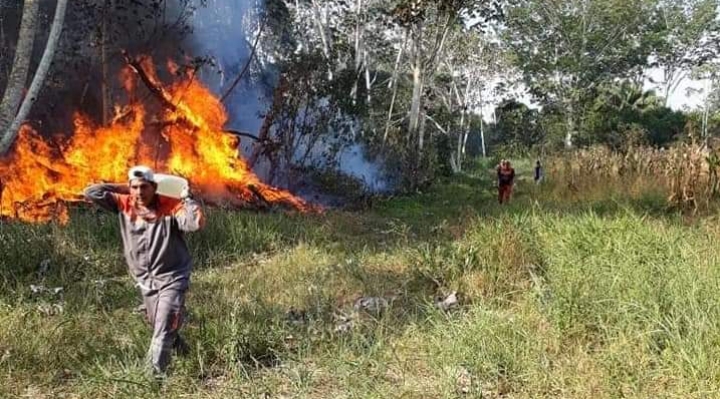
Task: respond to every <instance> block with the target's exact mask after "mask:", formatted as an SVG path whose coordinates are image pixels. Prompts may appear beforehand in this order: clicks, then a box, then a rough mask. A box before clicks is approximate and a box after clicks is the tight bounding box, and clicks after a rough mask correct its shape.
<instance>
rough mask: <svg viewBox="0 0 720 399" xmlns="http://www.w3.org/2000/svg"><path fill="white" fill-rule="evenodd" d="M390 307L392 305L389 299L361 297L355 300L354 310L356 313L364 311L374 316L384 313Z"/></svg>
mask: <svg viewBox="0 0 720 399" xmlns="http://www.w3.org/2000/svg"><path fill="white" fill-rule="evenodd" d="M389 306H390V303H389V302H388V300H387V299H385V298H381V297H377V296H371V297H360V298H358V299H357V300H355V304H353V309H354V310H355V311H356V312H359V311H361V310H362V311H365V312H368V313H372V314H374V315H379V314H380V313H382V312H384V311H385V310H386V309H387V308H388V307H389Z"/></svg>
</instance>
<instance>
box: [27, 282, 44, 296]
mask: <svg viewBox="0 0 720 399" xmlns="http://www.w3.org/2000/svg"><path fill="white" fill-rule="evenodd" d="M30 291H31V292H32V293H33V294H42V293H43V292H45V291H47V288H45V286H44V285H42V284H38V285H35V284H30Z"/></svg>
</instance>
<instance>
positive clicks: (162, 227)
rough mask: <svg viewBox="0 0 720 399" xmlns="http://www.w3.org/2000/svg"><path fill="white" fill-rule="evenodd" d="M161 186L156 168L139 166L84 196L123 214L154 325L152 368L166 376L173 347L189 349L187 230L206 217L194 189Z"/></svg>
mask: <svg viewBox="0 0 720 399" xmlns="http://www.w3.org/2000/svg"><path fill="white" fill-rule="evenodd" d="M156 190H157V181H156V180H155V175H154V172H153V171H152V169H150V168H148V167H146V166H136V167H134V168H132V169H130V171H129V172H128V183H127V184H95V185H92V186H89V187H88V188H87V189H86V190H85V197H86V198H87V199H88V200H90V201H92V202H93V203H95V204H97V205H98V206H100V207H102V208H104V209H106V210H108V211H111V212H113V213H115V214H117V215H118V217H119V221H120V235H121V237H122V242H123V248H124V253H125V259H126V261H127V264H128V268H129V271H130V274H131V275H132V277H133V278H134V280H135V282H136V285H137V286H138V287H139V288H140V292H141V294H142V298H143V304H144V307H145V316H146V319H147V321H148V323H149V324H150V325H151V327H152V329H153V336H152V340H151V342H150V349H149V350H148V362H149V364H148V365H149V366H151V367H150V370H149V371H151V372H152V373H153V374H154V375H155V376H156V377H159V378H163V377H164V376H165V371H166V369H167V367H168V364H169V363H170V358H171V350H172V349H173V348H174V349H176V350H178V351H181V350H184V349H183V348H185V349H187V348H186V346H187V344H185V342H184V340H183V339H182V338H181V337H180V335H179V330H180V327H181V326H182V321H183V310H184V304H185V292H186V291H187V289H188V288H189V285H190V274H191V272H192V267H193V260H192V258H191V256H190V251H189V249H188V246H187V244H186V242H185V233H192V232H196V231H198V230H200V229H202V228H203V226H204V225H205V215H204V213H203V210H202V208H201V206H200V204H199V203H198V202H197V201H195V200H194V199H193V197H192V193H191V192H190V188H189V187H185V188H184V189H183V190H182V193H181V194H180V197H181V198H180V199H176V198H171V197H166V196H162V195H160V194H157V193H156Z"/></svg>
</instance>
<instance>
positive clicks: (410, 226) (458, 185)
mask: <svg viewBox="0 0 720 399" xmlns="http://www.w3.org/2000/svg"><path fill="white" fill-rule="evenodd" d="M477 170H479V172H477V173H474V174H468V175H463V176H458V177H454V178H451V179H449V180H447V181H443V182H438V183H437V184H436V185H435V186H434V188H433V189H432V190H431V191H429V192H425V193H421V194H418V195H415V196H408V197H398V198H393V199H388V200H382V201H376V202H375V203H374V205H373V207H372V208H371V209H369V210H366V211H363V212H346V211H328V212H327V213H325V214H322V215H286V214H281V213H274V214H258V213H253V212H232V211H224V210H218V209H213V210H209V212H208V213H209V223H208V227H207V229H206V230H205V231H203V232H202V233H199V234H197V235H195V236H193V237H192V238H191V239H190V245H191V247H192V250H193V252H194V255H195V259H196V270H195V273H194V276H193V282H192V287H191V291H190V293H189V296H188V308H189V319H188V321H187V323H186V325H185V327H184V329H183V334H184V336H185V337H186V339H187V341H188V342H189V344H190V345H191V346H192V351H191V353H190V355H189V356H187V357H183V358H180V357H176V358H175V359H174V362H173V364H172V366H171V370H170V377H169V378H168V380H167V381H166V382H165V383H164V384H162V385H159V384H156V383H153V382H152V381H150V380H149V379H148V378H146V377H145V374H144V372H143V360H144V354H145V351H146V349H147V346H148V344H149V338H150V332H149V331H148V328H147V327H146V326H145V325H144V322H143V320H142V317H141V316H140V315H138V314H136V313H134V312H133V309H134V308H135V307H136V306H137V305H138V304H139V303H140V301H139V298H138V295H137V292H136V290H135V288H134V287H133V284H132V282H131V280H130V277H129V276H127V273H126V271H125V265H124V262H123V259H122V255H121V252H120V242H119V235H118V232H117V226H116V220H115V218H114V217H113V216H111V215H107V214H103V213H97V212H95V211H77V212H75V214H74V215H73V217H72V221H71V223H70V224H69V225H68V226H64V227H63V226H57V225H25V224H20V223H9V222H3V223H2V224H0V254H2V256H1V257H0V397H2V398H6V397H7V398H25V397H31V398H97V399H99V398H154V397H160V396H163V397H168V398H181V397H197V398H239V397H250V398H296V397H297V398H400V397H402V398H453V397H473V398H499V397H503V398H717V397H720V295H719V294H718V288H720V268H719V267H718V266H720V245H719V244H720V227H719V226H718V224H717V217H715V216H714V215H705V216H703V217H698V216H695V217H693V218H688V217H685V216H683V215H680V214H675V213H669V212H668V211H666V210H665V209H664V205H663V203H664V197H663V196H662V193H658V192H654V191H653V190H652V184H648V188H647V189H646V190H638V189H637V187H636V188H634V189H633V190H624V189H623V188H622V186H621V185H617V184H613V185H607V186H602V185H599V186H598V187H597V188H596V189H595V190H592V191H588V192H573V193H568V192H565V190H563V188H562V186H561V185H559V184H554V183H553V182H552V180H550V181H548V182H546V184H545V185H543V186H541V187H536V186H534V185H533V184H532V183H531V182H529V181H528V180H529V179H530V177H529V176H530V172H529V164H521V165H520V171H521V173H522V174H523V177H524V178H525V179H524V180H522V181H520V182H519V184H518V187H517V195H516V197H515V198H514V201H513V202H512V203H511V204H510V205H509V206H504V207H501V206H499V205H497V203H496V200H495V193H494V191H493V187H492V177H493V176H492V172H490V171H487V170H486V169H485V168H482V167H478V169H477ZM551 178H552V177H551ZM650 183H651V182H650ZM31 285H33V286H37V285H43V286H44V287H46V288H48V289H52V288H55V287H62V288H63V290H62V291H61V292H58V293H54V292H47V291H45V292H39V293H34V292H33V290H32V288H33V287H31ZM36 291H37V289H36ZM452 291H457V292H458V296H459V304H458V306H456V307H455V308H453V309H451V310H450V311H447V312H446V311H443V310H440V309H438V308H437V307H436V306H435V305H434V298H435V297H436V296H444V295H447V294H448V293H450V292H452ZM361 296H374V297H382V298H384V299H385V300H387V303H388V307H387V308H386V309H384V311H382V312H379V313H371V312H365V311H360V312H355V311H354V310H353V303H354V301H355V300H356V299H357V298H358V297H361ZM291 309H294V310H297V311H298V312H300V311H302V312H304V315H305V317H304V318H303V319H301V320H294V319H292V320H291V318H289V317H288V316H287V314H288V312H289V311H290V310H291ZM343 317H344V318H343ZM347 320H350V321H349V322H348V321H347ZM338 327H344V328H345V329H346V330H348V331H340V330H342V328H338Z"/></svg>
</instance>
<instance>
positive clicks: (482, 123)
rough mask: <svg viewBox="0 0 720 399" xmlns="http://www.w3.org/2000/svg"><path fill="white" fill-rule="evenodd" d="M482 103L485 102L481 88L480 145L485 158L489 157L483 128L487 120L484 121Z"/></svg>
mask: <svg viewBox="0 0 720 399" xmlns="http://www.w3.org/2000/svg"><path fill="white" fill-rule="evenodd" d="M482 104H483V102H482V90H481V91H480V146H481V147H482V155H483V158H487V153H486V152H485V130H484V128H483V125H484V124H485V121H483V109H482Z"/></svg>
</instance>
